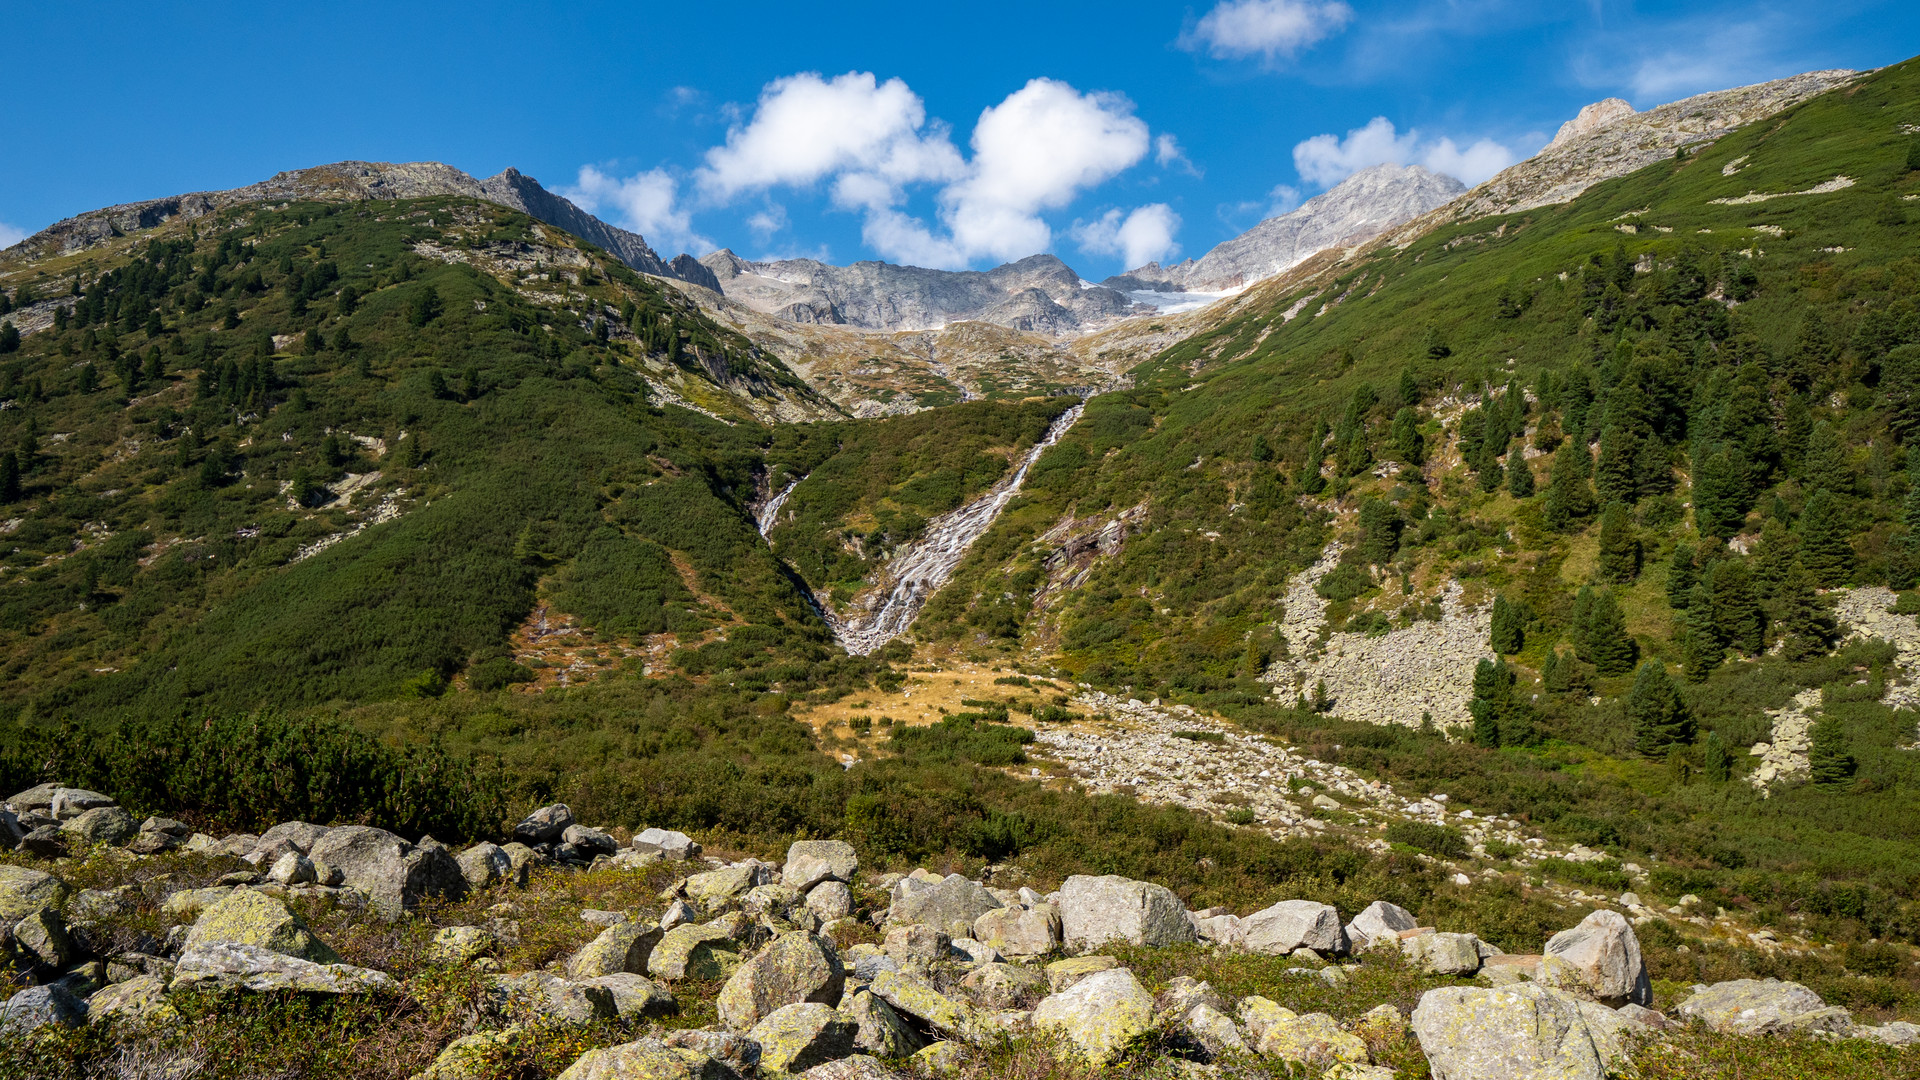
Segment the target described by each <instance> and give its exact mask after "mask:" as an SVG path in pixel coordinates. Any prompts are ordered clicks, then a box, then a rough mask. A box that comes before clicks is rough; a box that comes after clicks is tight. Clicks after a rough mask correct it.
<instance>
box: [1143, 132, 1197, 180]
mask: <svg viewBox="0 0 1920 1080" xmlns="http://www.w3.org/2000/svg"><path fill="white" fill-rule="evenodd" d="M1153 160H1154V161H1155V162H1157V163H1158V164H1159V165H1160V167H1161V168H1163V169H1171V168H1178V169H1179V170H1180V171H1181V172H1184V173H1186V174H1187V175H1188V176H1199V175H1200V170H1199V169H1198V168H1196V167H1194V164H1193V162H1192V160H1190V159H1189V158H1188V157H1187V152H1186V151H1185V150H1182V149H1181V148H1180V140H1178V139H1176V138H1174V137H1173V136H1172V135H1169V134H1166V133H1164V132H1163V133H1161V134H1159V135H1156V136H1154V137H1153Z"/></svg>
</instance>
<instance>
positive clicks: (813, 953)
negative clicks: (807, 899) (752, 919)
mask: <svg viewBox="0 0 1920 1080" xmlns="http://www.w3.org/2000/svg"><path fill="white" fill-rule="evenodd" d="M845 985H846V971H845V969H843V968H842V967H841V966H840V956H839V954H838V953H837V952H836V951H835V950H834V947H833V942H831V941H828V940H827V939H826V938H823V937H820V936H819V935H817V934H809V933H806V932H805V931H795V932H793V933H789V934H781V935H780V936H779V937H777V938H775V939H773V943H772V944H770V945H768V946H767V947H766V948H765V949H762V950H761V951H760V953H759V955H757V956H755V957H754V958H753V959H751V960H749V961H747V962H746V963H744V964H742V965H740V970H738V971H736V972H734V973H733V977H732V978H730V979H728V980H727V984H726V985H725V986H723V987H721V989H720V996H719V997H718V998H717V999H716V1000H715V1002H714V1006H715V1008H716V1009H717V1011H718V1012H719V1015H720V1022H721V1023H723V1024H725V1025H727V1026H728V1027H730V1028H732V1029H733V1030H735V1031H745V1030H747V1029H748V1028H751V1027H753V1026H754V1025H755V1024H758V1023H759V1022H760V1021H761V1020H763V1019H765V1018H766V1017H767V1016H770V1015H772V1013H773V1012H774V1011H775V1010H777V1009H781V1008H784V1007H786V1006H788V1005H794V1004H798V1003H800V1002H804V1001H812V1002H818V1003H820V1004H823V1005H833V1004H835V1003H837V1002H838V1001H839V1000H840V991H841V989H842V988H843V987H844V986H845Z"/></svg>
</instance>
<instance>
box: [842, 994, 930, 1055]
mask: <svg viewBox="0 0 1920 1080" xmlns="http://www.w3.org/2000/svg"><path fill="white" fill-rule="evenodd" d="M840 1011H841V1012H843V1013H845V1014H847V1016H848V1017H849V1018H850V1019H851V1020H852V1021H853V1022H854V1024H855V1025H856V1026H857V1027H858V1028H859V1031H858V1033H857V1034H856V1035H855V1036H854V1039H853V1044H854V1046H855V1047H856V1048H858V1049H860V1050H864V1051H866V1052H867V1053H869V1054H878V1055H879V1056H881V1057H883V1058H903V1057H906V1056H907V1055H908V1054H911V1053H913V1052H914V1051H916V1050H918V1049H920V1047H921V1046H922V1045H923V1044H924V1042H925V1040H923V1039H921V1038H920V1036H918V1035H916V1034H914V1031H913V1029H912V1028H910V1027H908V1026H907V1022H906V1021H905V1020H902V1019H901V1018H900V1014H899V1013H897V1012H895V1011H893V1006H891V1005H889V1004H887V1003H886V1002H885V1001H882V1000H881V999H880V998H878V997H875V996H874V995H873V994H872V993H870V992H868V991H866V990H860V991H858V992H856V993H852V994H849V995H847V999H846V1000H845V1001H843V1002H841V1004H840Z"/></svg>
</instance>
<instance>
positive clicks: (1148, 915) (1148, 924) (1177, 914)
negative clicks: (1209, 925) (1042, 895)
mask: <svg viewBox="0 0 1920 1080" xmlns="http://www.w3.org/2000/svg"><path fill="white" fill-rule="evenodd" d="M1060 933H1061V939H1062V940H1063V941H1064V942H1065V943H1066V946H1067V948H1069V949H1075V950H1086V949H1094V948H1098V947H1099V946H1101V945H1104V944H1107V943H1108V942H1116V941H1117V942H1122V943H1125V944H1128V945H1174V944H1178V943H1180V942H1188V941H1193V940H1196V938H1197V936H1198V935H1196V934H1195V932H1194V929H1193V924H1192V923H1190V922H1188V921H1187V908H1186V905H1185V904H1182V903H1181V902H1180V898H1179V897H1177V896H1175V895H1173V891H1172V890H1171V889H1168V888H1167V887H1166V886H1164V885H1156V884H1154V883H1152V882H1148V881H1131V880H1128V879H1127V878H1123V877H1117V876H1113V875H1108V876H1105V877H1090V876H1088V875H1085V874H1076V875H1074V876H1073V877H1070V878H1068V879H1067V880H1066V881H1065V882H1063V883H1062V884H1061V886H1060Z"/></svg>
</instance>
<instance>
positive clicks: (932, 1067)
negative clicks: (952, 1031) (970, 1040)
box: [913, 1039, 967, 1076]
mask: <svg viewBox="0 0 1920 1080" xmlns="http://www.w3.org/2000/svg"><path fill="white" fill-rule="evenodd" d="M966 1057H967V1048H966V1047H965V1046H964V1045H962V1044H960V1043H957V1042H953V1041H951V1040H948V1039H942V1040H941V1041H939V1042H934V1043H928V1044H927V1045H926V1046H923V1047H921V1048H920V1049H919V1051H918V1052H916V1053H915V1054H914V1055H913V1071H914V1072H915V1073H918V1074H920V1075H921V1076H945V1075H946V1074H948V1073H950V1072H953V1071H954V1070H956V1069H958V1068H959V1067H960V1064H961V1063H962V1062H963V1061H965V1060H966Z"/></svg>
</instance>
